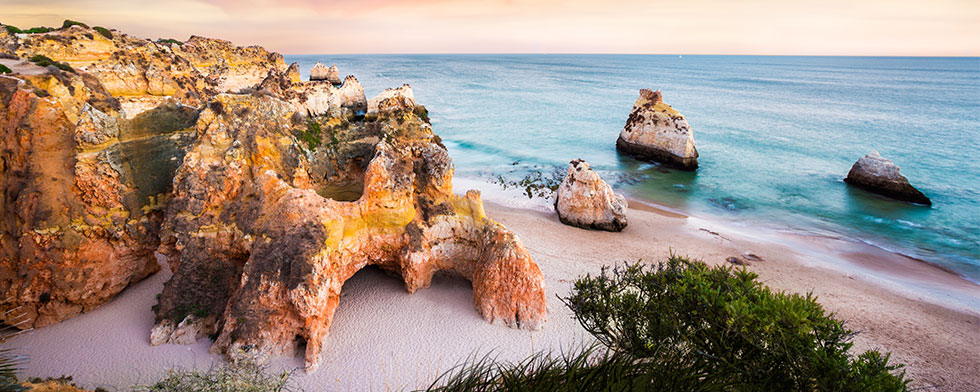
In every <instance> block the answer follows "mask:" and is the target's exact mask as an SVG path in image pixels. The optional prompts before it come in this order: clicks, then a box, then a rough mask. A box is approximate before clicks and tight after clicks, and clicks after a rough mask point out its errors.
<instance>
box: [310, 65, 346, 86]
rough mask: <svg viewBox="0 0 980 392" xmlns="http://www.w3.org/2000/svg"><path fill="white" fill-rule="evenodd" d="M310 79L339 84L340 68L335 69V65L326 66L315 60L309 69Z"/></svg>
mask: <svg viewBox="0 0 980 392" xmlns="http://www.w3.org/2000/svg"><path fill="white" fill-rule="evenodd" d="M310 81H311V82H315V81H327V82H330V84H340V83H341V81H340V70H339V69H337V66H336V65H331V66H330V68H327V66H326V65H323V63H321V62H319V61H317V62H316V65H314V66H313V69H311V70H310Z"/></svg>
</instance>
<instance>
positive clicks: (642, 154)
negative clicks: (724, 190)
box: [616, 89, 698, 170]
mask: <svg viewBox="0 0 980 392" xmlns="http://www.w3.org/2000/svg"><path fill="white" fill-rule="evenodd" d="M616 148H617V149H618V150H619V151H622V152H624V153H627V154H629V155H632V156H634V157H636V158H638V159H642V160H646V161H653V162H659V163H661V164H663V165H666V166H670V167H674V168H678V169H682V170H695V169H697V168H698V150H697V148H695V146H694V131H692V130H691V126H690V125H689V124H688V123H687V119H685V118H684V116H683V115H681V114H680V113H678V112H677V110H674V108H672V107H671V106H670V105H668V104H666V103H664V101H663V97H662V95H661V93H660V90H657V91H651V90H649V89H642V90H640V97H639V98H638V99H637V100H636V102H635V103H634V104H633V111H632V112H630V116H629V119H628V120H626V126H625V127H623V130H622V132H620V133H619V138H618V139H616Z"/></svg>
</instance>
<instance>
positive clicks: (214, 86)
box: [3, 26, 287, 118]
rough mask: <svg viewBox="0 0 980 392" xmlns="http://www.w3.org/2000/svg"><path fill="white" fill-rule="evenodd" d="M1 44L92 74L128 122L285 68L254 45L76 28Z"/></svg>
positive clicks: (197, 103)
mask: <svg viewBox="0 0 980 392" xmlns="http://www.w3.org/2000/svg"><path fill="white" fill-rule="evenodd" d="M3 46H10V47H12V48H14V49H13V52H14V53H15V54H16V55H18V56H21V57H22V58H29V57H31V56H34V55H44V56H47V57H49V58H52V59H54V60H56V61H60V62H64V63H67V64H68V65H70V66H72V67H73V68H75V69H77V70H79V71H84V74H87V75H91V76H94V77H95V78H96V79H98V81H99V82H100V83H101V84H102V86H103V87H104V88H105V89H106V91H108V92H109V93H110V94H112V95H113V96H114V97H116V99H117V100H118V101H119V103H120V105H121V108H122V110H123V113H124V115H125V116H126V117H127V118H133V117H135V116H137V115H139V114H140V113H142V112H144V111H146V110H149V109H152V108H155V107H157V106H159V105H161V104H164V103H167V102H177V103H180V104H183V105H187V106H192V107H200V106H201V105H203V104H204V103H206V102H207V101H208V100H209V99H210V97H212V96H214V95H215V94H219V93H224V92H241V91H244V90H247V89H250V88H253V87H255V86H256V85H257V84H259V83H260V82H262V80H263V79H265V78H266V76H267V75H268V73H269V70H270V69H276V70H279V71H286V70H287V66H286V64H285V62H284V61H283V58H282V55H280V54H278V53H271V52H268V51H266V50H265V49H262V48H260V47H257V46H250V47H238V46H234V45H232V44H231V43H230V42H228V41H223V40H217V39H211V38H203V37H196V36H195V37H191V38H190V39H189V40H188V41H187V42H186V43H183V44H179V45H178V44H173V43H170V44H165V43H159V42H152V41H149V40H145V39H141V38H136V37H132V36H130V35H127V34H123V33H120V32H115V33H113V34H112V38H107V37H105V36H103V35H101V34H99V33H98V32H96V31H94V30H92V29H88V28H84V27H81V26H72V27H70V28H67V29H62V30H56V31H52V32H49V33H43V34H27V35H19V36H7V37H6V39H4V45H3Z"/></svg>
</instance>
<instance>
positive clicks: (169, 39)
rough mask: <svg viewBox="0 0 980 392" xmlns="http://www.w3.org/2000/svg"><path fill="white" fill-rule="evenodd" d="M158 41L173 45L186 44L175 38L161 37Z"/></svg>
mask: <svg viewBox="0 0 980 392" xmlns="http://www.w3.org/2000/svg"><path fill="white" fill-rule="evenodd" d="M157 43H160V44H165V45H173V44H176V45H177V46H183V45H184V43H183V42H182V41H178V40H175V39H173V38H160V39H158V40H157Z"/></svg>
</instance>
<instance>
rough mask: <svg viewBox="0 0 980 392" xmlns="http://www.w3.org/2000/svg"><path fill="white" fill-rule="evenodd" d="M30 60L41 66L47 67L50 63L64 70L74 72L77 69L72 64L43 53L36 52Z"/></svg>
mask: <svg viewBox="0 0 980 392" xmlns="http://www.w3.org/2000/svg"><path fill="white" fill-rule="evenodd" d="M29 60H31V62H32V63H34V64H36V65H37V66H39V67H47V66H49V65H53V66H55V68H58V69H60V70H62V71H66V72H72V73H74V72H75V69H74V68H72V67H71V66H70V65H68V64H65V63H60V62H57V61H54V60H52V59H51V58H50V57H48V56H45V55H43V54H36V55H34V56H31V58H30V59H29Z"/></svg>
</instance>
